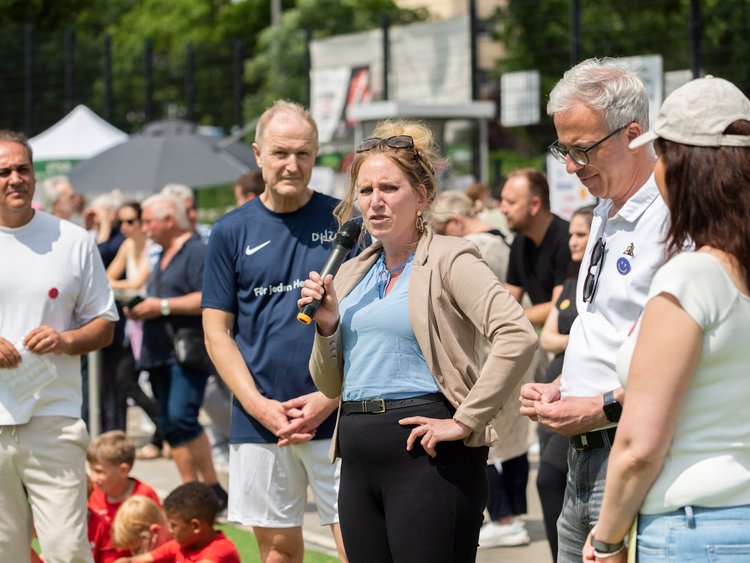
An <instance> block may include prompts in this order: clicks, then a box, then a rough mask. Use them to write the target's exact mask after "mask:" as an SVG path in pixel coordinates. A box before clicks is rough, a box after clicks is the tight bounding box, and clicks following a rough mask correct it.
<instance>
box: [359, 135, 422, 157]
mask: <svg viewBox="0 0 750 563" xmlns="http://www.w3.org/2000/svg"><path fill="white" fill-rule="evenodd" d="M383 145H385V146H386V147H388V148H389V149H413V148H414V139H413V138H412V136H411V135H394V136H393V137H388V138H387V139H383V138H381V137H370V138H369V139H365V140H364V141H362V142H361V143H360V144H358V145H357V148H356V149H355V152H357V153H361V152H367V151H369V150H372V149H374V148H376V147H381V146H383Z"/></svg>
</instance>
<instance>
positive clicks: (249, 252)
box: [245, 240, 271, 256]
mask: <svg viewBox="0 0 750 563" xmlns="http://www.w3.org/2000/svg"><path fill="white" fill-rule="evenodd" d="M269 244H271V241H270V240H267V241H266V242H264V243H263V244H259V245H258V246H254V247H253V248H250V245H248V246H247V248H246V249H245V254H247V255H248V256H252V255H253V254H255V253H256V252H258V251H259V250H260V249H261V248H264V247H266V246H268V245H269Z"/></svg>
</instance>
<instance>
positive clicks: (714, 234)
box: [656, 120, 750, 287]
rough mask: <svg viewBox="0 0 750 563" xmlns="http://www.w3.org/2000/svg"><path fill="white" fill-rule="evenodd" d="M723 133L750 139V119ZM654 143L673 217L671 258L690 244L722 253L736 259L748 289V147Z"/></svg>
mask: <svg viewBox="0 0 750 563" xmlns="http://www.w3.org/2000/svg"><path fill="white" fill-rule="evenodd" d="M724 133H726V134H731V135H750V121H745V120H739V121H735V122H734V123H732V124H731V125H730V126H729V127H727V129H726V130H725V131H724ZM656 142H657V150H658V152H659V154H660V155H661V158H662V162H663V165H664V174H665V180H666V191H667V200H668V201H667V206H668V208H669V213H670V216H671V224H670V227H669V231H668V232H667V241H666V242H667V252H668V254H669V256H670V257H671V256H674V255H675V254H676V253H678V252H680V251H681V250H682V249H683V248H685V245H686V244H689V243H690V242H693V243H694V244H695V247H696V248H699V247H701V246H704V245H708V246H712V247H715V248H718V249H721V250H723V251H724V252H726V253H727V254H729V255H730V256H733V257H734V258H735V259H736V260H737V264H738V266H739V268H740V271H741V272H742V275H743V277H744V279H745V282H746V283H747V285H748V287H750V269H749V267H750V264H749V263H748V261H750V148H748V147H696V146H690V145H683V144H680V143H674V142H671V141H667V140H665V139H658V140H657V141H656Z"/></svg>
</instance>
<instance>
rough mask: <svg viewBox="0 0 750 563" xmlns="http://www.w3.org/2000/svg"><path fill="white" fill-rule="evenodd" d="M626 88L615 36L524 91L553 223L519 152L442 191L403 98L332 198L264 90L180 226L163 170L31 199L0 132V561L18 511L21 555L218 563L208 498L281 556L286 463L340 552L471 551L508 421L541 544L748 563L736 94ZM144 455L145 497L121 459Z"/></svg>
mask: <svg viewBox="0 0 750 563" xmlns="http://www.w3.org/2000/svg"><path fill="white" fill-rule="evenodd" d="M648 109H649V108H648V98H647V96H646V90H645V87H644V84H643V82H642V81H641V80H640V79H639V78H638V77H637V75H636V74H635V73H634V72H633V71H631V70H630V69H629V68H628V67H627V66H626V65H624V64H623V63H622V62H620V61H618V60H616V59H603V60H598V59H589V60H586V61H584V62H582V63H579V64H578V65H576V66H574V67H573V68H571V69H570V70H568V71H567V72H566V73H565V74H564V76H563V77H562V78H561V79H560V80H559V82H558V83H557V84H556V85H555V87H554V88H553V90H552V91H551V93H550V96H549V101H548V105H547V112H548V114H549V116H550V117H551V119H552V122H553V124H554V127H555V130H556V133H557V140H555V142H554V143H552V144H551V145H550V146H549V151H550V152H551V154H552V155H553V156H554V157H555V158H556V159H558V160H559V161H560V162H561V163H564V164H565V167H566V169H567V172H568V173H569V174H575V175H576V176H577V178H578V179H579V180H580V182H581V183H582V184H583V185H584V186H585V187H586V189H587V190H588V191H589V193H590V194H591V195H593V196H595V197H596V198H597V199H598V203H597V205H596V206H587V207H583V208H581V209H578V210H576V211H575V212H574V213H573V214H572V215H571V217H570V220H569V221H568V220H566V219H564V218H562V217H559V216H558V215H556V214H554V213H553V211H552V209H551V205H550V190H549V185H548V183H547V179H546V176H545V175H544V173H542V172H540V171H538V170H535V169H531V168H520V169H516V170H513V171H511V172H510V173H509V174H508V176H507V178H504V179H503V180H502V181H501V182H500V183H499V184H498V186H497V188H496V191H495V193H494V194H492V195H494V196H495V198H493V197H492V195H491V194H490V191H489V190H488V189H487V187H486V186H483V185H481V184H475V185H472V186H471V187H470V188H469V189H468V190H467V191H466V192H461V191H442V192H441V190H440V177H439V174H438V173H437V172H436V171H438V170H442V169H443V168H444V166H443V161H442V159H441V156H440V154H439V147H438V145H437V143H436V140H435V137H434V136H433V132H432V131H431V130H430V129H429V128H428V127H427V126H426V125H425V124H424V123H421V122H418V121H413V120H388V121H385V122H382V123H380V124H378V125H377V127H376V128H375V129H374V130H373V132H372V134H371V136H370V137H369V138H367V139H365V140H363V141H362V142H360V143H359V144H358V145H357V146H356V148H355V151H354V157H353V160H352V162H351V168H350V170H349V172H348V174H349V182H348V188H347V189H346V191H345V193H344V194H343V197H342V198H341V199H337V198H334V197H331V196H328V195H324V194H321V193H318V192H316V191H314V190H313V189H312V188H311V187H310V185H309V184H310V178H311V175H312V169H313V165H314V163H315V158H316V154H317V152H318V148H319V146H318V132H317V125H316V123H315V121H314V120H313V119H312V117H311V116H310V114H309V113H308V111H307V110H306V109H305V108H303V107H302V106H299V105H298V104H295V103H291V102H286V101H279V102H276V103H275V104H273V105H272V106H271V107H270V108H268V109H267V110H266V111H265V112H264V113H263V115H262V116H261V117H260V118H259V120H258V123H257V127H256V133H255V142H254V143H253V151H254V154H255V158H256V161H257V163H258V166H259V168H260V171H258V172H254V173H250V174H248V175H246V176H244V177H242V178H240V179H239V180H238V182H237V185H236V186H235V197H236V201H237V207H236V209H234V210H232V211H230V212H228V213H227V214H225V215H224V216H223V217H222V218H221V219H219V220H218V221H217V222H216V224H215V225H213V226H211V227H209V226H207V225H202V224H200V223H198V220H197V209H196V200H195V197H194V193H193V191H192V190H191V189H190V188H189V187H187V186H181V185H175V184H170V185H167V186H165V187H164V189H163V190H161V191H160V192H159V193H157V194H155V195H152V196H150V197H148V198H147V199H145V200H144V201H139V202H136V201H122V199H121V198H119V199H118V194H117V193H116V192H113V193H112V194H108V195H106V196H101V197H98V198H96V199H95V200H93V201H92V202H91V203H90V204H89V205H87V204H85V203H84V202H83V200H82V198H80V197H79V196H78V195H77V194H76V193H75V190H74V189H73V186H71V185H70V184H69V183H68V182H66V181H65V180H64V179H62V178H55V179H52V180H47V181H45V182H44V183H43V184H41V186H42V189H41V192H42V194H43V202H41V203H37V201H36V200H35V199H34V194H35V189H36V181H35V178H34V172H33V158H32V151H31V148H30V146H29V144H28V142H27V140H26V139H25V137H24V136H23V135H21V134H19V133H14V132H11V131H0V252H1V253H2V255H3V256H5V257H6V259H7V258H10V261H12V263H13V266H14V267H13V268H7V267H6V268H4V269H3V270H2V271H0V508H2V510H0V558H1V559H3V560H8V561H24V560H32V561H37V560H39V556H38V555H37V554H36V553H35V552H34V551H33V550H32V549H31V547H30V546H31V539H32V531H33V532H35V533H36V534H37V536H38V538H39V543H40V547H41V551H42V554H43V557H44V560H45V561H48V562H56V561H61V562H78V561H92V560H93V561H96V562H97V563H98V562H100V561H105V562H108V563H109V562H113V561H117V562H120V563H122V562H127V561H228V562H232V561H239V556H238V554H237V550H236V548H235V546H234V545H233V544H232V542H231V541H230V540H228V539H227V538H226V537H225V536H224V535H223V534H222V533H221V532H219V531H217V530H216V529H215V527H214V523H215V519H216V517H217V514H219V513H221V512H222V511H223V510H225V509H226V517H227V519H228V520H229V521H233V522H238V523H241V524H242V525H245V526H249V527H252V530H253V533H254V535H255V538H256V540H257V544H258V550H259V553H260V557H261V560H263V561H264V563H275V562H300V561H302V559H303V553H304V542H303V537H302V523H303V516H304V512H305V507H306V503H307V491H308V488H310V489H311V490H312V492H313V495H314V497H315V504H316V507H317V510H318V512H319V515H320V522H321V524H323V525H325V526H330V529H331V533H332V536H333V538H334V541H335V544H336V548H337V551H338V556H339V558H340V560H341V561H353V562H356V563H359V562H363V563H367V562H373V563H382V562H388V561H393V562H403V563H406V562H408V563H411V562H421V561H424V562H430V563H434V562H442V561H444V562H446V563H447V562H468V561H474V560H475V559H476V555H477V549H478V548H486V547H494V546H516V545H524V544H528V543H529V542H530V539H531V538H530V535H529V532H528V530H527V529H526V526H525V522H524V520H525V518H524V515H525V514H526V512H527V501H526V489H527V481H528V477H529V458H528V451H529V433H530V421H534V422H535V423H536V426H537V433H538V443H539V465H538V473H537V481H536V487H537V491H538V493H539V497H540V499H541V504H542V512H543V518H544V528H545V531H546V536H547V540H548V542H549V547H550V551H551V555H552V559H553V560H555V561H558V562H563V563H567V562H572V561H576V562H580V561H602V562H604V561H607V562H610V563H611V562H615V563H617V562H624V561H626V560H627V559H628V556H630V557H633V556H635V555H637V558H638V559H637V560H639V561H662V560H706V561H709V560H713V559H711V558H712V557H714V556H715V554H718V555H717V556H721V557H734V559H731V558H729V559H727V560H732V561H735V560H736V561H740V560H745V559H747V558H748V557H750V551H748V545H750V532H749V531H748V530H749V529H750V528H749V527H748V526H747V524H748V522H750V418H748V415H747V414H743V413H746V412H747V409H746V408H744V402H745V400H746V397H747V396H748V395H750V383H748V381H749V380H748V378H747V377H745V376H744V371H745V366H746V363H747V362H746V360H747V354H746V352H745V346H744V345H745V343H746V342H747V339H748V336H750V289H749V287H750V275H749V274H748V259H749V258H750V227H748V225H750V190H748V189H747V185H748V184H750V100H748V98H747V97H746V96H745V95H744V94H743V93H742V92H741V91H740V90H738V89H737V88H736V87H735V86H734V85H732V84H731V83H729V82H727V81H725V80H723V79H721V78H714V77H710V76H709V77H705V78H701V79H696V80H693V81H690V82H688V83H687V84H685V85H684V86H682V87H680V88H678V89H677V90H675V91H674V92H673V93H671V94H670V95H669V96H668V97H667V99H666V100H665V101H664V104H663V106H662V108H661V111H660V113H659V117H658V119H657V121H656V123H655V124H654V125H653V127H652V128H649V117H648V116H649V111H648ZM744 182H748V184H745V183H744ZM42 208H44V209H46V212H45V211H42ZM352 220H354V221H357V222H359V223H360V224H361V225H362V227H363V228H362V231H361V234H360V236H359V240H358V241H357V244H356V245H355V247H354V248H353V249H352V250H351V252H350V255H349V257H348V259H347V260H346V261H345V262H344V263H343V264H342V265H341V268H340V269H339V270H338V271H337V272H336V273H335V275H333V274H330V273H329V274H326V275H325V276H323V277H322V276H321V274H320V273H319V272H321V266H322V265H323V264H324V263H325V262H326V260H327V259H328V257H329V254H330V253H331V249H332V247H333V246H334V244H338V242H337V241H339V236H338V235H337V232H338V231H339V229H340V228H341V227H342V226H343V225H344V224H346V223H348V222H350V221H352ZM76 224H77V225H78V226H76ZM310 304H315V306H316V309H315V313H314V315H313V323H312V326H307V325H305V324H303V323H300V322H298V320H297V318H296V316H295V314H296V311H297V309H298V308H300V309H301V308H303V307H306V306H308V305H310ZM96 350H100V351H101V364H102V366H103V369H102V370H101V373H100V374H97V373H95V372H94V371H93V370H89V369H88V366H87V365H86V363H87V362H86V355H87V354H88V353H90V352H93V351H96ZM146 375H147V380H148V382H149V385H148V386H147V388H146V390H144V385H143V384H144V382H145V380H146ZM95 376H99V377H100V380H99V381H98V382H99V386H98V389H99V397H98V399H99V402H100V404H101V405H102V408H101V413H100V416H101V419H100V420H99V421H98V422H99V423H100V426H101V428H102V430H103V431H104V432H103V433H102V434H101V435H99V436H97V437H95V438H94V439H93V440H92V441H91V442H90V443H89V439H88V434H87V430H86V422H85V421H86V420H90V419H91V417H92V416H95V415H97V414H99V413H93V412H87V410H86V408H85V407H86V406H87V404H88V400H87V399H86V397H85V393H86V391H87V389H88V385H87V383H86V382H85V378H86V377H95ZM94 388H96V386H95V387H94ZM149 388H150V392H146V391H147V390H149ZM128 401H131V402H132V403H133V404H135V405H138V406H139V407H141V408H142V409H143V411H144V412H145V414H146V415H147V416H148V417H149V418H150V419H151V420H152V422H153V427H154V429H155V430H154V431H153V433H152V435H151V436H150V437H149V440H148V443H147V444H145V445H143V446H142V447H141V448H136V445H135V443H134V441H133V439H132V438H131V437H129V436H128V435H127V434H126V430H127V404H128ZM202 408H203V409H204V412H206V413H208V415H209V419H210V421H211V424H210V427H209V428H204V426H203V425H202V424H201V422H199V412H200V410H201V409H202ZM230 412H231V417H230V416H229V413H230ZM161 455H169V456H170V457H171V458H172V459H173V460H174V463H175V465H176V467H177V470H178V472H179V475H180V480H181V481H182V484H181V485H180V486H179V487H177V488H176V489H175V490H174V491H172V492H171V493H170V494H169V495H168V496H166V498H164V499H163V504H162V501H161V499H160V498H159V497H158V495H157V494H156V492H155V491H154V490H153V489H152V488H151V487H149V486H148V484H146V483H143V482H141V481H139V480H137V479H134V478H133V477H132V476H130V472H131V470H132V467H133V464H134V463H135V460H136V459H137V458H141V459H149V458H153V457H157V456H161ZM217 465H219V466H224V467H226V469H227V470H228V481H229V487H228V491H226V490H225V489H224V488H223V487H222V485H221V484H220V482H219V479H218V476H217V469H216V466H217ZM717 477H720V478H719V479H717ZM485 513H487V515H488V518H485ZM729 554H731V556H730V555H729ZM722 560H723V559H722Z"/></svg>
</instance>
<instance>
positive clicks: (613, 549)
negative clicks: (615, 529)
mask: <svg viewBox="0 0 750 563" xmlns="http://www.w3.org/2000/svg"><path fill="white" fill-rule="evenodd" d="M591 546H592V547H593V548H594V549H595V550H596V551H598V552H599V553H603V554H608V553H617V552H618V551H620V550H622V548H623V547H625V540H620V541H619V542H617V543H607V542H603V541H599V540H598V539H596V538H595V537H592V538H591Z"/></svg>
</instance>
